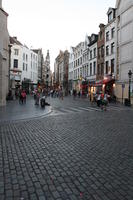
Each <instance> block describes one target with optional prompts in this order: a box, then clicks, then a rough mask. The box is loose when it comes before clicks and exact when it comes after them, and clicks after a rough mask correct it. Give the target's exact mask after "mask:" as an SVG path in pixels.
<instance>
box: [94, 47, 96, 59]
mask: <svg viewBox="0 0 133 200" xmlns="http://www.w3.org/2000/svg"><path fill="white" fill-rule="evenodd" d="M95 57H96V48H95V49H94V58H95Z"/></svg>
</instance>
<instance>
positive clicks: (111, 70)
mask: <svg viewBox="0 0 133 200" xmlns="http://www.w3.org/2000/svg"><path fill="white" fill-rule="evenodd" d="M107 16H108V23H107V25H106V26H105V63H104V80H103V83H104V90H105V92H107V93H108V94H109V95H111V96H112V97H113V96H114V95H115V90H114V89H115V79H116V9H115V8H109V9H108V12H107Z"/></svg>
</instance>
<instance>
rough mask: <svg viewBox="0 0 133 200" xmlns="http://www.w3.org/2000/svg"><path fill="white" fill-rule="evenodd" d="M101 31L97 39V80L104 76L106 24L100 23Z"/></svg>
mask: <svg viewBox="0 0 133 200" xmlns="http://www.w3.org/2000/svg"><path fill="white" fill-rule="evenodd" d="M99 28H100V31H99V34H98V41H97V49H98V50H97V51H98V55H97V80H98V81H99V80H103V77H104V58H105V56H104V49H105V25H104V24H100V25H99Z"/></svg>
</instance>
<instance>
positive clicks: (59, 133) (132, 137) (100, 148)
mask: <svg viewBox="0 0 133 200" xmlns="http://www.w3.org/2000/svg"><path fill="white" fill-rule="evenodd" d="M50 103H51V105H52V107H53V114H50V115H47V116H45V117H38V118H36V119H34V118H33V119H32V118H30V119H29V120H28V119H26V120H17V121H11V120H9V121H2V120H1V121H0V200H81V199H82V200H132V199H133V154H132V152H133V110H132V109H129V108H125V107H121V106H114V107H117V109H114V110H113V109H112V110H111V109H110V110H109V109H108V110H107V112H101V111H99V112H98V111H97V110H95V109H93V112H92V111H89V110H88V111H87V110H83V109H82V112H75V111H76V110H75V111H74V110H73V112H72V110H71V109H70V112H69V107H72V106H73V107H76V106H77V110H78V108H79V107H82V108H83V107H84V108H86V107H87V106H89V107H90V105H89V104H88V101H85V100H79V99H77V100H73V99H69V98H66V99H65V100H64V101H62V100H57V99H56V100H55V99H50ZM92 107H93V108H95V105H94V106H93V105H92ZM58 108H61V109H62V111H61V112H60V110H58ZM112 108H113V106H112ZM63 109H64V110H66V112H64V114H61V113H63ZM75 109H76V108H75ZM67 110H68V112H67ZM90 110H91V109H90ZM54 111H56V112H54ZM58 111H59V112H58ZM55 113H56V114H55Z"/></svg>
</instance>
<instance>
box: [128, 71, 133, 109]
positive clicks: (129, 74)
mask: <svg viewBox="0 0 133 200" xmlns="http://www.w3.org/2000/svg"><path fill="white" fill-rule="evenodd" d="M132 74H133V73H132V71H131V70H129V72H128V77H129V88H128V89H129V90H128V100H129V106H131V95H130V88H131V78H132Z"/></svg>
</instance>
